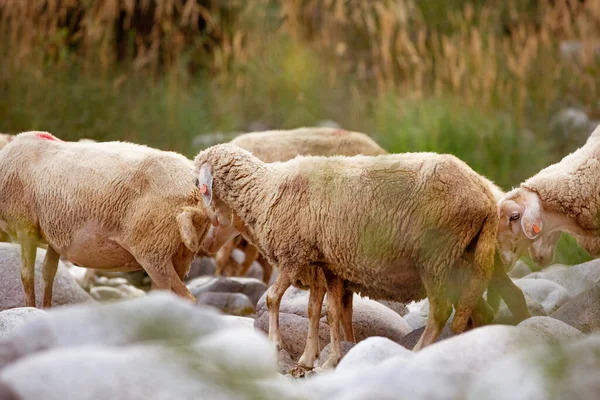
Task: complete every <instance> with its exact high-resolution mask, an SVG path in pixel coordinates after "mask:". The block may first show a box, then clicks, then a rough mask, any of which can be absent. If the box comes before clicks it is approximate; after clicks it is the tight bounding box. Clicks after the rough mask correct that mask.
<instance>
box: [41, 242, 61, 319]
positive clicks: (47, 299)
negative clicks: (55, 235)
mask: <svg viewBox="0 0 600 400" xmlns="http://www.w3.org/2000/svg"><path fill="white" fill-rule="evenodd" d="M59 258H60V255H59V254H58V253H57V252H56V251H55V250H54V249H53V248H52V247H51V246H48V249H47V250H46V256H45V257H44V262H43V264H42V276H43V278H44V299H43V301H42V307H44V308H50V307H52V287H53V286H54V277H55V276H56V270H57V269H58V260H59Z"/></svg>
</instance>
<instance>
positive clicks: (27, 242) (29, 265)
mask: <svg viewBox="0 0 600 400" xmlns="http://www.w3.org/2000/svg"><path fill="white" fill-rule="evenodd" d="M17 237H18V239H19V243H21V280H22V281H23V289H24V290H25V305H26V306H27V307H35V255H36V252H37V239H36V235H35V234H33V233H32V232H27V231H19V232H18V233H17Z"/></svg>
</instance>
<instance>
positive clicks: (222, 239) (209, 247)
mask: <svg viewBox="0 0 600 400" xmlns="http://www.w3.org/2000/svg"><path fill="white" fill-rule="evenodd" d="M238 234H239V231H238V230H237V229H236V227H235V224H231V225H230V226H228V227H225V228H224V227H222V226H211V227H210V229H209V231H208V234H207V235H206V238H205V239H204V242H203V243H202V247H204V250H206V251H207V252H208V253H210V254H215V253H216V252H218V251H219V249H220V248H221V247H223V246H224V245H225V244H226V243H227V242H229V241H230V240H232V239H233V238H234V237H236V236H237V235H238Z"/></svg>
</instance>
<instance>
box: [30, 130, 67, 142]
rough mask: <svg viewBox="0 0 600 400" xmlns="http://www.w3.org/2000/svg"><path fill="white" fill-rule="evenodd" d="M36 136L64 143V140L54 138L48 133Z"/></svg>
mask: <svg viewBox="0 0 600 400" xmlns="http://www.w3.org/2000/svg"><path fill="white" fill-rule="evenodd" d="M35 136H37V137H39V138H40V139H46V140H56V141H58V142H62V140H60V139H59V138H57V137H56V136H54V135H52V134H50V133H48V132H40V133H36V134H35Z"/></svg>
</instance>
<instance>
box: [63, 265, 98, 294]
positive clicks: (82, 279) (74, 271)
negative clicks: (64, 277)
mask: <svg viewBox="0 0 600 400" xmlns="http://www.w3.org/2000/svg"><path fill="white" fill-rule="evenodd" d="M61 262H62V263H63V264H65V266H68V270H69V273H70V274H71V276H72V277H73V278H75V281H76V282H77V283H78V284H79V286H81V287H82V288H83V289H86V290H88V289H89V288H90V285H91V284H92V280H93V279H92V278H93V277H92V275H93V274H92V272H90V270H89V269H87V268H81V267H78V266H76V265H73V264H71V263H70V262H69V261H66V262H65V261H63V260H62V259H61ZM67 263H68V264H67ZM69 264H70V265H69ZM92 271H93V270H92Z"/></svg>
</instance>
